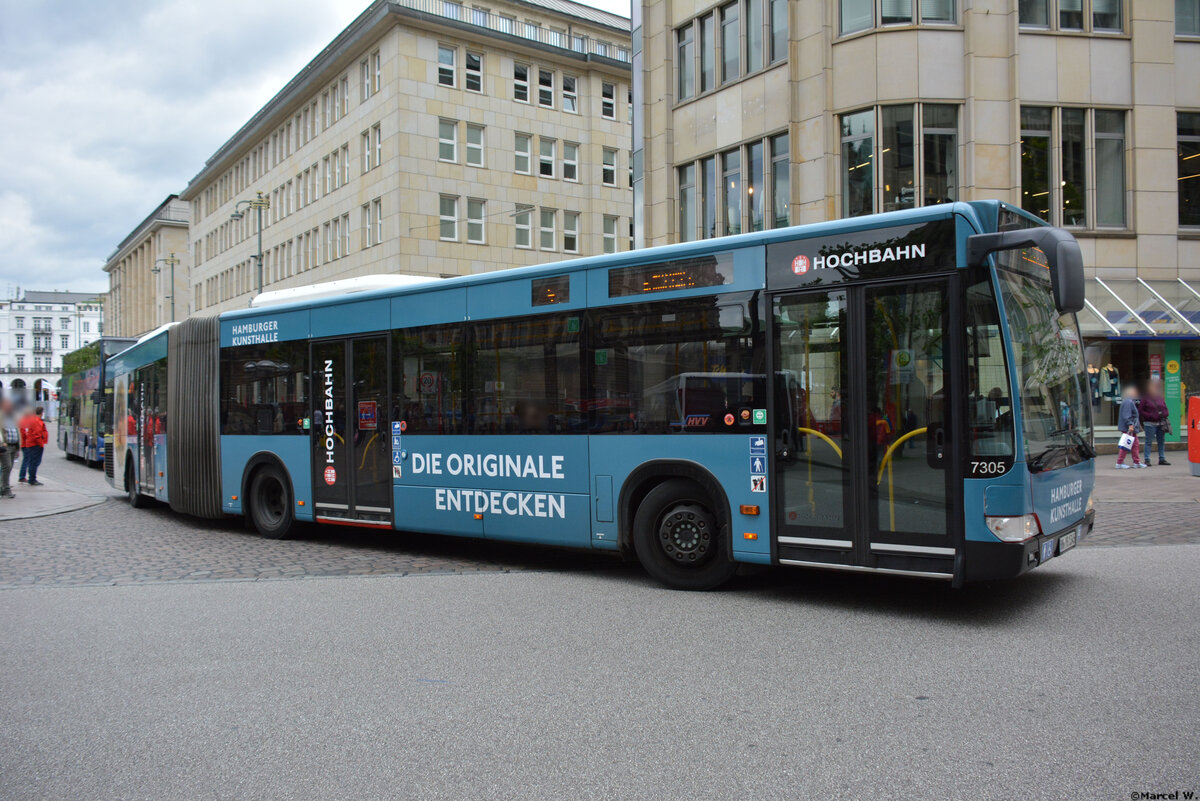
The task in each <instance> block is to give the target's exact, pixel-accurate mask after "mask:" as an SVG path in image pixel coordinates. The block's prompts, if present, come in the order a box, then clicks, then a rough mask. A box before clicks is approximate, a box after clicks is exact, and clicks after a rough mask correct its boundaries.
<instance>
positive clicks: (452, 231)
mask: <svg viewBox="0 0 1200 801" xmlns="http://www.w3.org/2000/svg"><path fill="white" fill-rule="evenodd" d="M438 237H439V238H440V239H443V240H445V241H447V242H457V241H458V198H457V197H450V196H447V195H442V196H441V198H439V199H438Z"/></svg>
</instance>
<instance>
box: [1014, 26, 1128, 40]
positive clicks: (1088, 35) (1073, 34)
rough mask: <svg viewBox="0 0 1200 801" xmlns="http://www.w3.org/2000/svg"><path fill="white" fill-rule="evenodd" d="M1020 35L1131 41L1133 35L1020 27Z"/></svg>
mask: <svg viewBox="0 0 1200 801" xmlns="http://www.w3.org/2000/svg"><path fill="white" fill-rule="evenodd" d="M1017 32H1018V33H1020V34H1027V33H1028V34H1033V35H1035V36H1066V37H1070V38H1076V39H1078V38H1084V39H1132V38H1133V34H1129V33H1126V32H1125V31H1064V30H1056V29H1054V28H1033V27H1026V26H1024V25H1022V26H1021V27H1020V28H1019V29H1018V31H1017Z"/></svg>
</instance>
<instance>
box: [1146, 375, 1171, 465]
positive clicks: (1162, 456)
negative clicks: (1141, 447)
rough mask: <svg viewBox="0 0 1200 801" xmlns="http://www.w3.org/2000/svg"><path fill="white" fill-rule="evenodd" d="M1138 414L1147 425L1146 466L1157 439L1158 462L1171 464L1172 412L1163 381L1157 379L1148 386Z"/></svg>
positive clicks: (1148, 463)
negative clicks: (1168, 437)
mask: <svg viewBox="0 0 1200 801" xmlns="http://www.w3.org/2000/svg"><path fill="white" fill-rule="evenodd" d="M1138 414H1139V415H1140V416H1141V418H1142V425H1143V426H1145V427H1146V452H1145V453H1144V454H1142V458H1143V459H1144V460H1145V464H1146V467H1149V466H1150V450H1151V449H1152V448H1153V447H1154V443H1155V441H1157V442H1158V463H1159V464H1170V462H1168V461H1167V434H1170V433H1171V413H1170V412H1168V411H1167V399H1166V396H1165V395H1164V393H1163V382H1162V381H1159V380H1158V379H1155V380H1153V381H1151V382H1150V384H1149V386H1147V387H1146V394H1145V395H1144V396H1142V405H1141V407H1140V408H1139V410H1138Z"/></svg>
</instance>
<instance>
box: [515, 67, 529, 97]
mask: <svg viewBox="0 0 1200 801" xmlns="http://www.w3.org/2000/svg"><path fill="white" fill-rule="evenodd" d="M513 100H515V101H517V102H518V103H528V102H529V66H528V65H527V64H513Z"/></svg>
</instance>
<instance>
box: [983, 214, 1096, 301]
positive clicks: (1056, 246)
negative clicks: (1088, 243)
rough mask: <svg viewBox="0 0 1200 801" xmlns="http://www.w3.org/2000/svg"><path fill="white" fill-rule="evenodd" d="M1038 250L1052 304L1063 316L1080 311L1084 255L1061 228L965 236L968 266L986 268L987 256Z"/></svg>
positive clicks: (1076, 243)
mask: <svg viewBox="0 0 1200 801" xmlns="http://www.w3.org/2000/svg"><path fill="white" fill-rule="evenodd" d="M1031 247H1032V248H1037V249H1038V250H1040V251H1041V252H1042V254H1044V255H1045V257H1046V268H1047V269H1048V270H1049V271H1050V288H1051V290H1052V292H1053V293H1054V305H1055V307H1056V308H1057V309H1058V310H1059V311H1060V312H1062V313H1064V314H1066V313H1074V312H1077V311H1079V310H1081V309H1082V308H1083V254H1082V253H1081V252H1080V251H1079V243H1078V242H1076V241H1075V237H1073V236H1071V235H1070V234H1069V233H1067V232H1066V231H1064V230H1063V229H1061V228H1049V227H1044V228H1022V229H1019V230H1015V231H1000V232H999V233H995V234H974V235H973V236H969V237H967V264H968V266H971V267H983V266H986V265H987V257H988V256H989V255H990V254H992V253H997V252H999V251H1003V250H1021V249H1024V248H1031Z"/></svg>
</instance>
